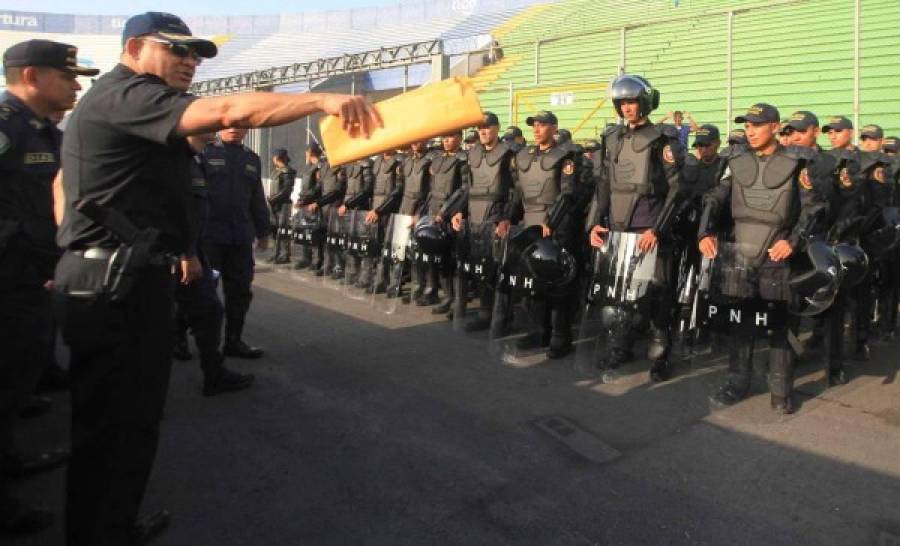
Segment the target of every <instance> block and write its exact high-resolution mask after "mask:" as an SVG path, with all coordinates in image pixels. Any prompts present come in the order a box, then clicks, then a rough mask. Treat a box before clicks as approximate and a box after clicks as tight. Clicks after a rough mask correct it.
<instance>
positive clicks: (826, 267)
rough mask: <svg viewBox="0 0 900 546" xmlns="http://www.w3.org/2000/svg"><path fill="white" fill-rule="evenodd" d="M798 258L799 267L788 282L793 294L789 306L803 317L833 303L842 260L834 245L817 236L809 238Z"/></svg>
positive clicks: (820, 310) (794, 312)
mask: <svg viewBox="0 0 900 546" xmlns="http://www.w3.org/2000/svg"><path fill="white" fill-rule="evenodd" d="M798 261H799V265H800V267H798V268H796V269H797V272H796V273H794V274H792V275H791V278H790V281H789V283H788V284H789V285H790V289H791V294H792V295H793V298H792V301H791V305H790V307H789V310H790V312H791V313H793V314H795V315H799V316H804V317H811V316H813V315H818V314H819V313H821V312H822V311H825V310H826V309H828V308H829V307H830V306H831V304H832V303H834V298H835V297H836V296H837V291H838V287H839V286H840V284H841V277H842V274H843V269H842V268H841V262H840V260H839V259H838V256H837V254H836V253H835V251H834V248H833V247H832V246H830V245H829V244H828V243H826V242H825V241H821V240H818V239H816V240H812V241H810V242H809V244H808V245H807V247H806V253H805V254H801V255H800V256H798Z"/></svg>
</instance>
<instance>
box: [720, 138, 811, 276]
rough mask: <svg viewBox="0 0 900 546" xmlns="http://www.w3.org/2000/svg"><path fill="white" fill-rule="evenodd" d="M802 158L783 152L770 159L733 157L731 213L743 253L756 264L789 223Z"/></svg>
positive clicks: (746, 156) (752, 155) (763, 258)
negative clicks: (798, 167)
mask: <svg viewBox="0 0 900 546" xmlns="http://www.w3.org/2000/svg"><path fill="white" fill-rule="evenodd" d="M797 165H798V161H797V160H796V159H794V158H792V157H790V156H788V155H785V154H783V153H777V152H776V153H775V154H773V155H771V156H769V157H768V158H760V157H757V156H756V155H755V154H750V153H747V154H742V155H739V156H737V157H734V158H732V160H731V161H730V163H729V168H730V169H731V177H732V185H731V215H732V217H733V218H734V238H735V241H736V242H737V243H738V248H739V249H740V251H741V253H742V254H743V255H744V256H745V257H746V258H748V259H749V260H751V261H752V263H754V264H756V265H761V264H762V263H763V262H765V260H766V251H767V250H768V249H769V248H770V247H771V246H772V243H774V242H775V237H776V236H777V235H778V234H779V232H782V231H784V230H785V229H787V228H790V227H791V226H789V225H788V222H789V220H790V215H791V209H792V207H793V205H794V202H793V201H794V199H796V193H795V189H794V173H795V172H796V171H797Z"/></svg>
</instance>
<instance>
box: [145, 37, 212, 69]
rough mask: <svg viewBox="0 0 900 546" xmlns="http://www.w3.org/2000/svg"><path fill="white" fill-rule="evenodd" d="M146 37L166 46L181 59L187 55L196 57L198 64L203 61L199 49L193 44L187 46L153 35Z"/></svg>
mask: <svg viewBox="0 0 900 546" xmlns="http://www.w3.org/2000/svg"><path fill="white" fill-rule="evenodd" d="M144 39H145V40H150V41H151V42H156V43H157V44H162V45H164V46H166V48H167V49H168V50H169V52H170V53H171V54H172V55H175V56H176V57H178V58H179V59H186V58H187V57H190V58H191V59H194V60H195V61H196V62H197V64H200V63H202V62H203V57H201V56H200V54H199V53H197V50H196V49H194V48H192V47H191V46H187V45H184V44H176V43H175V42H170V41H168V40H162V39H159V38H153V37H147V38H144Z"/></svg>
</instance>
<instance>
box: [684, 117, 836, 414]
mask: <svg viewBox="0 0 900 546" xmlns="http://www.w3.org/2000/svg"><path fill="white" fill-rule="evenodd" d="M779 119H780V117H779V114H778V110H777V109H776V108H775V107H774V106H771V105H769V104H764V103H758V104H755V105H753V106H751V107H750V108H749V109H748V111H747V113H746V114H744V115H742V116H738V117H737V118H735V123H743V124H744V129H745V131H746V135H747V141H748V145H749V146H750V150H748V151H746V152H744V153H739V154H737V155H735V156H734V157H732V158H731V159H730V160H729V161H728V165H727V169H726V171H725V174H724V176H723V177H722V180H721V182H720V183H719V185H717V186H716V187H715V188H713V189H712V190H710V191H709V192H707V194H706V195H705V196H704V213H703V220H702V221H701V225H700V230H699V249H700V252H702V253H703V256H704V257H706V258H710V259H712V258H715V256H716V253H717V245H718V236H717V234H716V230H717V229H718V228H717V224H716V222H717V220H718V219H719V218H721V215H722V213H723V212H725V211H729V210H730V211H731V216H732V218H733V222H734V230H733V231H734V240H735V242H736V244H737V245H739V246H740V248H741V254H742V255H743V256H745V257H746V259H747V260H749V261H750V264H751V266H752V267H753V268H754V269H755V270H756V271H757V272H758V273H757V275H756V280H755V281H752V282H753V284H755V286H753V287H752V288H753V291H754V292H756V291H758V292H759V295H760V297H762V298H763V299H765V300H770V301H779V300H780V301H785V300H789V299H790V297H791V296H790V293H789V285H788V280H789V275H790V267H789V259H790V258H791V256H792V255H794V254H796V253H798V252H800V251H801V250H803V247H804V245H805V244H806V239H807V237H809V236H810V235H813V234H815V233H816V232H817V230H820V229H822V222H821V219H822V216H823V215H824V214H825V213H827V209H828V202H827V199H826V197H824V196H822V195H821V194H820V193H819V192H818V191H816V189H815V184H814V182H813V176H814V169H812V168H811V167H810V166H809V163H808V161H806V160H805V159H803V158H801V157H798V155H797V154H796V153H795V152H793V151H791V150H790V149H787V148H785V147H783V146H781V145H780V144H779V143H778V140H777V133H778V131H779ZM735 186H738V187H739V188H740V189H741V191H735V188H734V187H735ZM729 341H730V347H729V361H728V378H727V380H726V382H725V384H724V385H723V386H722V388H721V389H720V390H719V391H718V392H717V393H716V394H715V395H713V397H712V400H713V401H714V402H715V403H718V404H722V405H731V404H734V403H736V402H738V401H739V400H741V399H742V398H743V397H744V396H746V394H747V392H748V390H749V387H750V377H751V373H752V369H753V366H752V355H753V341H754V338H753V336H752V335H747V334H746V333H744V332H736V333H734V335H733V337H732V339H730V340H729ZM769 343H770V345H769V390H770V392H771V405H772V408H773V409H775V410H776V411H778V412H780V413H792V412H793V411H794V406H793V401H792V399H791V392H792V390H793V377H794V362H793V354H792V352H791V348H790V344H789V343H788V338H787V332H783V331H781V332H775V333H774V334H773V336H772V338H771V339H770V342H769Z"/></svg>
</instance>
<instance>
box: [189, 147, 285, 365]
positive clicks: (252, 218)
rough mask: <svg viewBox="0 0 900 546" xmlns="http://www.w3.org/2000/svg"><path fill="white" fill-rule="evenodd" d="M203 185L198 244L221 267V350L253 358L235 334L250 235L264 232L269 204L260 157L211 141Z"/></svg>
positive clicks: (240, 324) (243, 307)
mask: <svg viewBox="0 0 900 546" xmlns="http://www.w3.org/2000/svg"><path fill="white" fill-rule="evenodd" d="M202 157H203V168H204V171H205V172H206V177H207V184H208V190H209V222H208V223H207V225H206V228H205V229H204V231H203V239H202V241H203V243H202V244H203V249H204V252H205V254H206V259H207V260H208V261H209V266H210V267H211V268H213V269H215V270H218V271H220V272H221V273H222V289H223V292H224V295H225V349H224V352H225V354H226V355H234V356H240V357H251V358H255V357H258V356H260V355H261V353H260V352H259V351H258V350H257V351H253V350H250V349H252V348H250V347H247V346H246V345H245V344H244V343H243V341H242V340H241V335H242V333H243V330H244V319H245V317H246V315H247V311H248V310H249V309H250V300H251V299H252V298H253V294H252V292H251V291H250V284H251V283H252V282H253V241H254V239H265V238H267V237H268V236H269V234H270V233H271V230H272V226H271V224H270V223H269V208H268V206H267V205H266V198H265V194H264V191H263V186H262V179H261V178H260V170H261V166H260V159H259V156H258V155H256V153H254V152H253V151H252V150H251V149H249V148H247V147H246V146H244V145H243V144H227V143H223V142H215V143H212V144H209V145H207V146H206V148H205V149H204V150H203V154H202Z"/></svg>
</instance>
